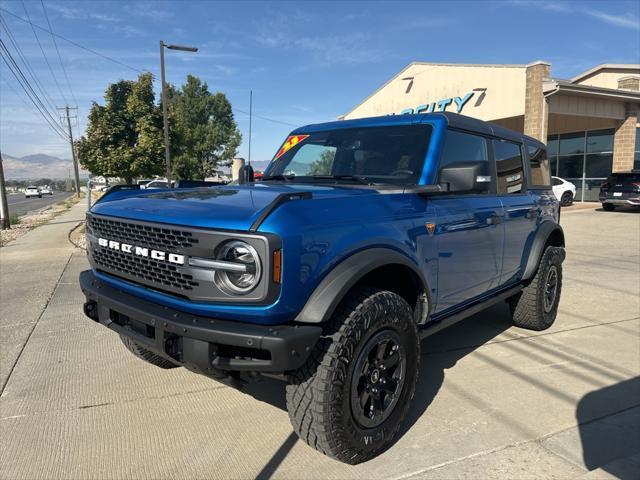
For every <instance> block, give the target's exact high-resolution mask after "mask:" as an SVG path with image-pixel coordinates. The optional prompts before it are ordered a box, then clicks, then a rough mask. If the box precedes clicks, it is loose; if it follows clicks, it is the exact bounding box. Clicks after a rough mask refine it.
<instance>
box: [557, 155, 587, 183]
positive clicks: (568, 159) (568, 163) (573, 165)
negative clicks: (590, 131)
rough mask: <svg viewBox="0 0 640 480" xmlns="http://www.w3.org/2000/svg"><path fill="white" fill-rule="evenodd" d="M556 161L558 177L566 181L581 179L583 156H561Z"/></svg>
mask: <svg viewBox="0 0 640 480" xmlns="http://www.w3.org/2000/svg"><path fill="white" fill-rule="evenodd" d="M558 160H559V165H558V175H557V176H558V177H560V178H564V179H566V180H568V179H570V178H582V166H583V165H582V164H583V162H584V155H563V156H561V157H560V158H559V159H558Z"/></svg>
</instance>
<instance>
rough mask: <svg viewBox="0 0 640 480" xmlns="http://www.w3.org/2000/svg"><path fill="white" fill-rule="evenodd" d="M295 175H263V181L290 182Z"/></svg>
mask: <svg viewBox="0 0 640 480" xmlns="http://www.w3.org/2000/svg"><path fill="white" fill-rule="evenodd" d="M294 177H295V175H281V174H278V175H269V176H267V177H262V181H263V182H264V181H265V180H284V181H285V182H290V181H291V180H292V179H293V178H294Z"/></svg>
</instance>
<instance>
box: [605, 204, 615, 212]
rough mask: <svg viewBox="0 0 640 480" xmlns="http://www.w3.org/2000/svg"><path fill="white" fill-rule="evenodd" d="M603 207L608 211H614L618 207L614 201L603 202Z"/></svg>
mask: <svg viewBox="0 0 640 480" xmlns="http://www.w3.org/2000/svg"><path fill="white" fill-rule="evenodd" d="M602 208H603V209H605V210H606V211H607V212H613V211H614V210H615V209H616V206H615V205H614V204H613V203H603V204H602Z"/></svg>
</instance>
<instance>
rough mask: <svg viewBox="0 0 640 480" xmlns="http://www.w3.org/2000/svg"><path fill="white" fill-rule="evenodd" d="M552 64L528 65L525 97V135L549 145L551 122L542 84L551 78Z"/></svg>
mask: <svg viewBox="0 0 640 480" xmlns="http://www.w3.org/2000/svg"><path fill="white" fill-rule="evenodd" d="M550 74H551V64H549V63H546V62H535V63H531V64H529V65H527V73H526V75H527V77H526V87H525V96H524V134H525V135H529V136H530V137H533V138H537V139H538V140H540V141H541V142H544V143H547V124H548V122H549V116H548V109H547V105H546V102H547V101H546V99H545V98H544V94H543V93H542V83H543V82H544V81H545V80H548V79H549V78H550Z"/></svg>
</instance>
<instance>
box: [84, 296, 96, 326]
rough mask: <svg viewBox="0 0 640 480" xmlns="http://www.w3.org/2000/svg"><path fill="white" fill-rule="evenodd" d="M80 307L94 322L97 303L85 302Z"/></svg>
mask: <svg viewBox="0 0 640 480" xmlns="http://www.w3.org/2000/svg"><path fill="white" fill-rule="evenodd" d="M82 309H83V310H84V314H85V315H86V316H87V317H89V318H90V319H91V320H93V321H94V322H97V321H99V320H98V304H97V303H96V302H93V301H91V302H86V303H85V304H84V305H83V307H82Z"/></svg>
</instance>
